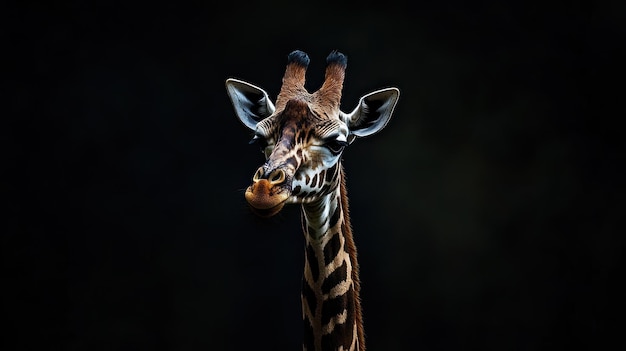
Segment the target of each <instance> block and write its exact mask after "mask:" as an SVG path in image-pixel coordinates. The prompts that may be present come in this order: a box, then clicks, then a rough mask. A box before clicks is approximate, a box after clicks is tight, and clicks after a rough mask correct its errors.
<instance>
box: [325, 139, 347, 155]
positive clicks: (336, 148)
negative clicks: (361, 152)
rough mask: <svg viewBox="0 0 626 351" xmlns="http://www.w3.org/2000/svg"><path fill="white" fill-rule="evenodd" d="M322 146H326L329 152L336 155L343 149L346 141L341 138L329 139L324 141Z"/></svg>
mask: <svg viewBox="0 0 626 351" xmlns="http://www.w3.org/2000/svg"><path fill="white" fill-rule="evenodd" d="M324 146H326V148H327V149H328V150H330V152H332V153H333V154H335V155H338V154H339V153H340V152H341V151H343V148H345V147H346V146H348V142H347V141H343V140H337V139H331V140H328V141H326V143H325V144H324Z"/></svg>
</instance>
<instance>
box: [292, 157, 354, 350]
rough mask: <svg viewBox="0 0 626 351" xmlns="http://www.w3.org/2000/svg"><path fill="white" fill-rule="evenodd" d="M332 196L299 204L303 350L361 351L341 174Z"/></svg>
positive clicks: (348, 221) (345, 202)
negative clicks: (302, 261) (301, 226)
mask: <svg viewBox="0 0 626 351" xmlns="http://www.w3.org/2000/svg"><path fill="white" fill-rule="evenodd" d="M340 177H341V179H340V182H339V184H338V186H337V188H336V190H335V191H334V192H331V193H330V194H328V195H326V196H325V197H324V198H322V199H320V200H319V201H317V202H314V203H309V204H303V206H302V224H303V230H304V236H305V255H304V256H305V265H304V277H303V280H302V312H303V321H304V344H303V349H304V350H308V351H322V350H324V351H326V350H333V351H335V350H355V351H356V350H359V351H364V350H365V344H364V338H363V327H362V319H361V304H360V299H359V290H360V284H359V276H358V263H357V259H356V248H355V245H354V240H353V237H352V230H351V226H350V218H349V213H348V198H347V194H346V186H345V179H344V175H343V169H342V170H341V171H340Z"/></svg>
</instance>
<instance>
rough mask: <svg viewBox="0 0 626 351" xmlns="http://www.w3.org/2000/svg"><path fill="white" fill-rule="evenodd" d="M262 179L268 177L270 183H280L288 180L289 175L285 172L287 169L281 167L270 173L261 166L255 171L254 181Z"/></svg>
mask: <svg viewBox="0 0 626 351" xmlns="http://www.w3.org/2000/svg"><path fill="white" fill-rule="evenodd" d="M262 179H267V181H268V182H269V183H270V185H280V184H282V183H284V182H285V180H287V175H286V174H285V171H284V170H283V169H280V168H277V169H275V170H273V171H271V172H269V174H265V170H264V168H263V167H259V169H257V170H256V172H255V173H254V176H253V177H252V181H253V182H255V183H257V182H258V181H260V180H262Z"/></svg>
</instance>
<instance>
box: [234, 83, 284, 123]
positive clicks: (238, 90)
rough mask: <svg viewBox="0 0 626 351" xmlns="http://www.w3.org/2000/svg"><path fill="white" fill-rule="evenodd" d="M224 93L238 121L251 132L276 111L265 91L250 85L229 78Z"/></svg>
mask: <svg viewBox="0 0 626 351" xmlns="http://www.w3.org/2000/svg"><path fill="white" fill-rule="evenodd" d="M226 92H228V96H229V97H230V101H231V102H232V103H233V107H234V108H235V113H236V114H237V117H238V118H239V120H240V121H241V122H242V123H243V124H245V126H246V127H248V128H250V129H252V130H254V129H255V128H256V124H257V123H258V122H259V121H261V120H262V119H264V118H265V117H268V116H269V115H271V114H272V113H273V112H274V110H275V109H276V108H275V107H274V104H273V103H272V101H271V100H270V97H269V95H267V93H266V92H265V90H263V89H261V88H259V87H257V86H255V85H252V84H250V83H246V82H244V81H241V80H238V79H234V78H229V79H227V80H226Z"/></svg>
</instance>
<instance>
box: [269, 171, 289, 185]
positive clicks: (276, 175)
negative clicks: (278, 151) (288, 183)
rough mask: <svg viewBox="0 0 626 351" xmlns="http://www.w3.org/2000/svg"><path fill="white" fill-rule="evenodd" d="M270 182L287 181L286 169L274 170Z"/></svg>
mask: <svg viewBox="0 0 626 351" xmlns="http://www.w3.org/2000/svg"><path fill="white" fill-rule="evenodd" d="M268 180H269V181H270V184H280V183H282V182H284V181H285V171H283V170H282V169H277V170H274V172H272V173H271V174H270V176H269V179H268Z"/></svg>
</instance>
